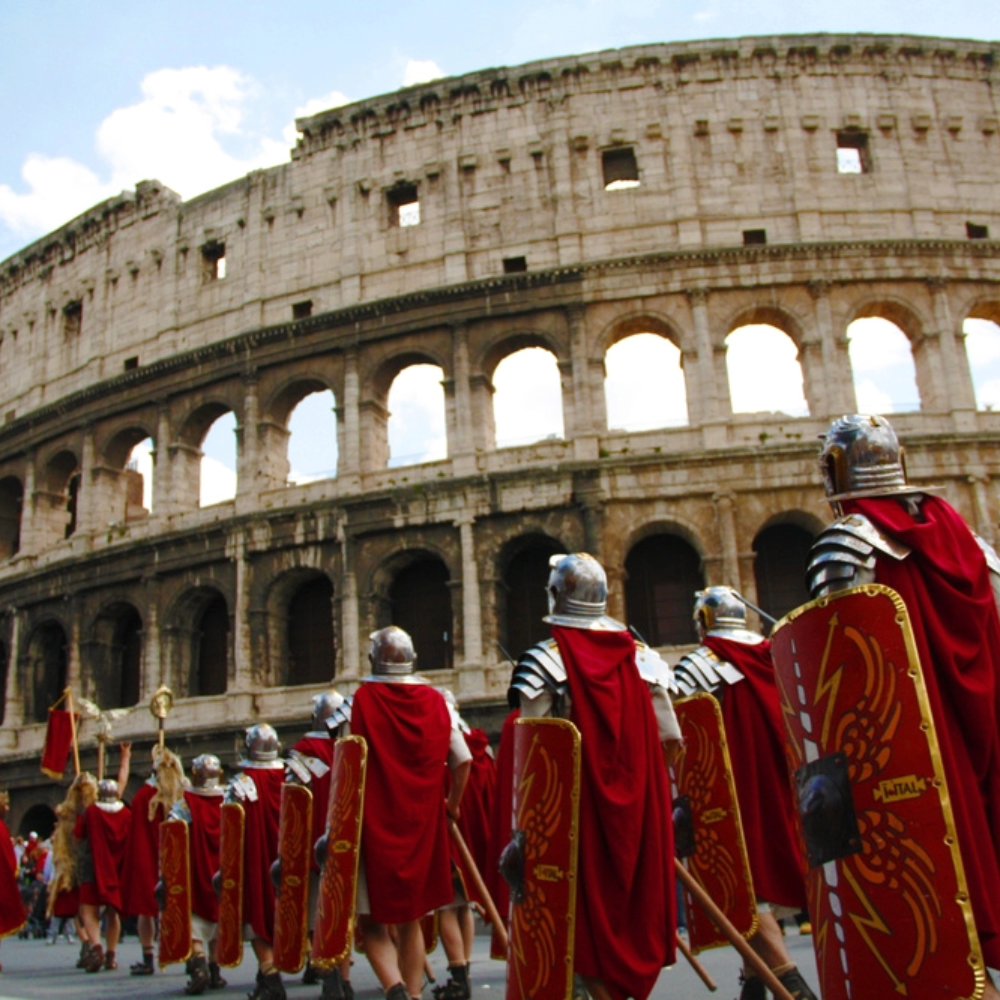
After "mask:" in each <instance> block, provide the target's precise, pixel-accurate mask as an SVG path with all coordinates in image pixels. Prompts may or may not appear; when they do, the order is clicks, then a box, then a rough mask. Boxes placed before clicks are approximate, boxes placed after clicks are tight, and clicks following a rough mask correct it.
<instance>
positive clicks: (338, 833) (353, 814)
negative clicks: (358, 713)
mask: <svg viewBox="0 0 1000 1000" xmlns="http://www.w3.org/2000/svg"><path fill="white" fill-rule="evenodd" d="M367 763H368V744H367V743H365V741H364V739H363V738H362V737H360V736H344V737H342V738H341V739H339V740H337V741H336V745H335V747H334V751H333V773H332V775H331V777H330V802H329V805H328V807H327V814H326V815H327V819H326V840H327V849H326V859H325V861H324V862H323V869H322V871H321V872H320V876H319V899H318V900H317V905H316V926H315V927H314V928H313V940H312V956H311V961H312V964H313V965H315V966H316V967H317V968H319V969H331V968H334V967H335V966H336V965H338V964H339V963H340V962H342V961H343V960H344V959H345V958H347V956H348V955H350V953H351V950H352V948H353V946H354V924H355V917H356V904H357V891H358V865H359V863H360V858H361V821H362V819H363V818H364V808H365V768H366V766H367Z"/></svg>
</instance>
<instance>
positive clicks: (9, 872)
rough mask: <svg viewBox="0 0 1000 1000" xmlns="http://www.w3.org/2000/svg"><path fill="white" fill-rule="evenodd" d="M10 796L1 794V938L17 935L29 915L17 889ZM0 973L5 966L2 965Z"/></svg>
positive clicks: (6, 793)
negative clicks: (9, 826) (10, 822)
mask: <svg viewBox="0 0 1000 1000" xmlns="http://www.w3.org/2000/svg"><path fill="white" fill-rule="evenodd" d="M8 809H10V794H9V793H8V792H0V938H5V937H10V935H11V934H16V933H17V932H18V931H19V930H20V929H21V928H22V927H23V926H24V925H25V923H27V920H28V914H27V912H26V911H25V909H24V904H23V903H22V902H21V893H20V892H19V890H18V887H17V856H16V855H15V854H14V841H13V840H12V839H11V836H10V830H9V829H7V824H6V822H5V820H6V817H7V811H8ZM0 972H3V966H2V965H0Z"/></svg>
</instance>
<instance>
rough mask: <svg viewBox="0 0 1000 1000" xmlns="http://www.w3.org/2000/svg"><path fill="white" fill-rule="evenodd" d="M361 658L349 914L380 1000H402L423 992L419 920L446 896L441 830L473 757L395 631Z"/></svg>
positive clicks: (380, 636) (378, 638)
mask: <svg viewBox="0 0 1000 1000" xmlns="http://www.w3.org/2000/svg"><path fill="white" fill-rule="evenodd" d="M368 658H369V661H370V662H371V666H372V676H371V677H369V678H367V679H366V683H364V684H362V686H361V687H360V689H359V690H358V691H357V693H356V694H355V695H354V702H353V706H352V710H351V731H352V733H353V734H354V735H356V736H361V737H363V738H364V739H365V741H366V742H367V744H368V765H367V772H366V777H365V805H364V824H363V831H362V848H361V850H362V861H361V867H362V873H363V877H362V881H361V883H360V885H359V887H358V903H357V909H358V913H359V915H361V917H362V921H361V926H362V934H363V937H364V944H365V953H366V955H367V956H368V959H369V961H370V962H371V965H372V969H373V970H374V971H375V975H376V976H377V977H378V980H379V982H380V983H381V985H382V988H383V990H385V995H386V998H387V1000H409V998H410V997H411V996H412V997H419V996H420V993H421V989H422V986H423V977H424V962H425V959H426V952H425V949H424V939H423V932H422V930H421V926H420V920H421V918H422V917H423V916H424V915H425V914H427V913H430V912H432V911H434V910H437V909H439V908H440V907H441V906H443V905H445V904H446V903H448V902H449V900H450V899H451V898H452V884H451V869H450V860H449V850H448V843H449V835H448V829H447V823H448V817H449V816H451V817H453V818H454V817H456V816H457V815H458V811H459V803H460V802H461V799H462V793H463V792H464V790H465V784H466V781H467V780H468V774H469V769H470V767H471V754H470V753H469V749H468V747H467V746H466V745H465V741H464V740H463V739H462V736H461V734H460V733H459V732H458V731H457V729H456V728H454V727H453V726H452V723H451V718H450V716H449V713H448V705H447V703H446V702H445V700H444V697H443V696H442V695H441V694H440V692H438V691H436V690H435V689H434V688H432V687H431V686H430V685H429V684H427V683H426V681H424V680H423V679H422V678H420V677H417V676H416V675H414V673H413V666H414V661H415V660H416V654H415V653H414V651H413V642H412V640H411V639H410V636H409V635H408V634H407V633H406V632H404V631H403V629H401V628H397V627H396V626H393V625H390V626H389V627H388V628H383V629H380V630H379V631H377V632H374V633H373V634H372V636H371V649H370V651H369V654H368ZM446 764H447V765H448V767H449V768H450V770H451V783H450V787H449V790H448V795H447V800H446V799H445V794H444V766H445V765H446ZM390 928H391V931H390ZM394 939H395V940H394Z"/></svg>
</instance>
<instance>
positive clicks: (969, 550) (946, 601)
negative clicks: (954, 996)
mask: <svg viewBox="0 0 1000 1000" xmlns="http://www.w3.org/2000/svg"><path fill="white" fill-rule="evenodd" d="M843 508H844V512H845V513H852V512H855V511H857V512H858V513H861V514H864V515H865V516H866V517H867V518H868V519H869V520H870V521H871V522H872V524H874V525H875V526H876V527H877V528H878V529H879V530H880V531H881V532H883V533H884V534H886V535H889V536H890V537H892V538H895V539H897V540H898V541H900V542H902V543H903V544H904V545H907V546H909V548H910V550H911V551H910V554H909V555H908V556H907V557H906V558H905V559H902V560H896V559H888V558H883V557H879V559H878V562H877V563H876V568H875V573H876V579H877V581H878V582H879V583H884V584H886V586H889V587H892V589H893V590H895V591H896V592H897V593H898V594H899V595H900V597H902V599H903V601H904V603H905V604H906V607H907V609H908V611H909V612H910V621H911V624H912V626H913V634H914V637H915V639H916V643H917V649H918V650H919V652H920V662H921V665H922V666H923V673H924V681H925V683H926V685H927V693H928V695H929V697H930V702H931V710H932V712H933V715H934V726H935V729H936V731H937V738H938V742H939V744H940V747H941V757H942V760H943V762H944V769H945V774H946V775H947V778H948V793H949V796H950V798H951V804H952V809H953V811H954V814H955V824H956V826H957V828H958V841H959V846H960V848H961V853H962V863H963V865H964V867H965V877H966V880H967V881H968V885H969V895H970V897H971V900H972V910H973V914H974V916H975V920H976V928H977V930H978V932H979V939H980V944H981V945H982V949H983V954H984V957H985V959H986V964H987V965H988V966H990V967H991V968H994V969H996V968H1000V837H998V836H997V831H998V830H1000V618H998V616H997V609H996V603H995V600H994V597H993V591H992V589H991V586H990V574H989V570H988V569H987V567H986V560H985V558H984V556H983V553H982V550H981V549H980V548H979V545H978V543H977V542H976V539H975V538H974V536H973V535H972V532H971V530H970V529H969V526H968V525H967V524H966V523H965V521H964V520H963V519H962V517H961V516H960V515H959V514H958V512H957V511H955V510H954V509H953V508H952V507H951V506H950V505H949V504H948V503H946V502H945V501H944V500H942V499H940V498H939V497H934V496H926V497H925V498H924V499H923V501H922V502H921V505H920V519H919V520H917V519H914V518H913V517H912V516H911V515H910V514H909V513H907V511H906V509H905V508H904V507H903V506H902V504H901V503H899V502H898V501H895V500H886V499H879V500H851V501H845V502H844V503H843Z"/></svg>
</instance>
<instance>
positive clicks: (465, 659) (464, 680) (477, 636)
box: [455, 514, 486, 695]
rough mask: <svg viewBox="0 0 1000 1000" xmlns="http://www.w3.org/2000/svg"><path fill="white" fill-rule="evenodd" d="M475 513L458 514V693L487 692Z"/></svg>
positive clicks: (474, 693)
mask: <svg viewBox="0 0 1000 1000" xmlns="http://www.w3.org/2000/svg"><path fill="white" fill-rule="evenodd" d="M475 523H476V519H475V515H473V514H465V515H464V516H462V517H460V518H458V519H457V520H456V521H455V524H456V525H457V526H458V531H459V538H460V541H461V548H462V625H463V630H462V635H463V649H462V663H461V664H460V666H459V672H458V675H457V677H456V680H457V682H458V683H457V684H456V687H457V688H458V691H456V692H455V693H456V694H459V693H461V694H462V695H482V694H485V691H486V689H485V676H484V674H483V670H482V665H483V618H482V604H481V600H480V588H479V564H478V562H477V560H476V534H475Z"/></svg>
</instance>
